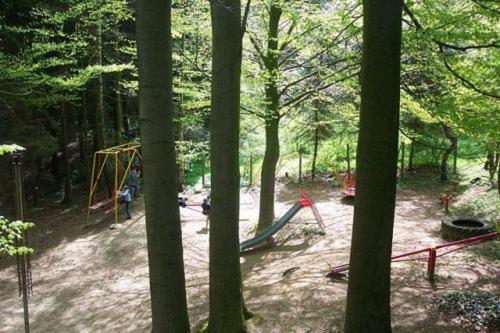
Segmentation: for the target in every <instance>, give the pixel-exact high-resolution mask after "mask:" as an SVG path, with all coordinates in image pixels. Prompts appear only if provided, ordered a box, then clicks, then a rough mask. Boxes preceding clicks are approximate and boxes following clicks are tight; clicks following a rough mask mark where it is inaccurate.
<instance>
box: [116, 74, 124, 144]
mask: <svg viewBox="0 0 500 333" xmlns="http://www.w3.org/2000/svg"><path fill="white" fill-rule="evenodd" d="M120 80H121V74H118V77H117V79H116V82H115V90H116V99H115V145H117V146H118V145H119V144H121V143H122V133H123V106H122V93H121V91H120V89H121V87H120Z"/></svg>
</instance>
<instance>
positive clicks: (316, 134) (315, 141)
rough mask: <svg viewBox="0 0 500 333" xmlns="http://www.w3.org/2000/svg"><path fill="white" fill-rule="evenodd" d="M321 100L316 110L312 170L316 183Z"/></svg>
mask: <svg viewBox="0 0 500 333" xmlns="http://www.w3.org/2000/svg"><path fill="white" fill-rule="evenodd" d="M319 107H320V102H319V100H318V101H317V103H316V107H315V108H314V147H313V158H312V168H311V180H312V181H314V179H315V178H316V160H317V158H318V145H319V124H318V122H319V115H318V113H319V110H318V109H319Z"/></svg>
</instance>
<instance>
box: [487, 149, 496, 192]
mask: <svg viewBox="0 0 500 333" xmlns="http://www.w3.org/2000/svg"><path fill="white" fill-rule="evenodd" d="M498 159H499V153H498V152H496V153H495V151H494V150H492V151H490V153H488V165H489V167H488V172H489V174H490V182H491V186H494V185H493V178H495V173H496V171H497V167H498Z"/></svg>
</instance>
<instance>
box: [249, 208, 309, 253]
mask: <svg viewBox="0 0 500 333" xmlns="http://www.w3.org/2000/svg"><path fill="white" fill-rule="evenodd" d="M301 209H302V205H301V204H300V203H298V202H296V203H295V204H294V205H293V206H292V208H290V209H289V210H288V211H287V212H286V213H285V214H284V215H283V216H282V217H281V218H280V219H279V220H278V221H277V222H276V223H274V224H273V225H272V226H270V227H269V228H267V229H266V230H264V231H262V232H261V233H260V234H258V235H257V236H255V237H254V238H250V239H249V240H246V241H244V242H242V243H241V244H240V252H243V251H246V250H248V249H250V248H252V247H255V246H257V245H258V244H260V243H262V242H264V241H265V240H267V239H268V238H270V237H271V236H272V235H274V234H275V233H277V232H278V231H280V229H281V228H283V227H284V226H285V224H287V223H288V222H289V221H290V220H291V219H292V218H293V217H294V216H295V214H297V213H298V212H299V210H301Z"/></svg>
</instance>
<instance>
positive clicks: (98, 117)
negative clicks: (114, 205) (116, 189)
mask: <svg viewBox="0 0 500 333" xmlns="http://www.w3.org/2000/svg"><path fill="white" fill-rule="evenodd" d="M101 26H102V22H101V18H100V17H99V19H98V21H97V29H96V30H97V32H96V33H97V65H98V66H102V31H101ZM94 132H95V133H94V134H95V135H94V137H95V140H96V142H95V148H96V149H95V151H97V150H101V149H104V148H105V147H106V128H105V124H104V104H103V81H102V74H101V73H100V74H99V76H98V77H97V82H96V110H95V128H94ZM103 177H104V182H105V185H106V191H107V196H108V197H111V196H112V195H113V186H112V181H111V176H110V172H109V168H108V167H107V166H104V169H103Z"/></svg>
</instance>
